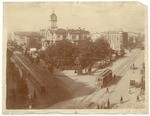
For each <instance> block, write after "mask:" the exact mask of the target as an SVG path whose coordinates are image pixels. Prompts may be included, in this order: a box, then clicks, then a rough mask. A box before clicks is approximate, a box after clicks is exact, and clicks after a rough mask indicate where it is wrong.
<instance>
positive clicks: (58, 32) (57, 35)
mask: <svg viewBox="0 0 150 116" xmlns="http://www.w3.org/2000/svg"><path fill="white" fill-rule="evenodd" d="M50 18H51V19H50V21H51V26H50V27H51V28H48V29H42V30H41V31H40V32H41V35H43V36H44V38H43V39H42V49H43V50H45V49H46V48H47V47H48V46H49V45H52V44H53V43H55V42H59V41H61V40H63V39H68V40H69V41H71V42H72V43H74V42H77V41H78V40H81V39H86V38H88V37H89V31H86V30H85V29H81V28H80V27H79V28H78V29H68V28H67V29H63V28H58V27H57V16H56V14H55V13H54V12H53V13H52V14H51V16H50Z"/></svg>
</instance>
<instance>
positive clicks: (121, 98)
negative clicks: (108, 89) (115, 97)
mask: <svg viewBox="0 0 150 116" xmlns="http://www.w3.org/2000/svg"><path fill="white" fill-rule="evenodd" d="M120 103H121V104H122V103H123V97H122V96H121V97H120Z"/></svg>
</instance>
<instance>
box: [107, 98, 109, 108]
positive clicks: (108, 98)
mask: <svg viewBox="0 0 150 116" xmlns="http://www.w3.org/2000/svg"><path fill="white" fill-rule="evenodd" d="M109 107H110V101H109V98H108V101H107V108H108V109H109Z"/></svg>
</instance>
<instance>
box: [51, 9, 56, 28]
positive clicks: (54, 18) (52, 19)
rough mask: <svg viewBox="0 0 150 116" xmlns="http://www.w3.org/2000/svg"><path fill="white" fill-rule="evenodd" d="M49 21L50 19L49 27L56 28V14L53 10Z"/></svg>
mask: <svg viewBox="0 0 150 116" xmlns="http://www.w3.org/2000/svg"><path fill="white" fill-rule="evenodd" d="M50 21H51V29H56V28H57V16H56V14H55V13H54V11H53V13H52V14H51V16H50Z"/></svg>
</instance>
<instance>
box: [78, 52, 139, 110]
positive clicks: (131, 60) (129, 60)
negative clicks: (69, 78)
mask: <svg viewBox="0 0 150 116" xmlns="http://www.w3.org/2000/svg"><path fill="white" fill-rule="evenodd" d="M140 53H141V52H139V51H137V52H136V53H135V54H133V55H131V56H130V58H129V59H127V60H125V61H124V62H123V63H122V64H121V65H120V66H119V67H117V68H116V69H115V70H114V72H115V73H117V75H119V76H123V75H121V74H123V73H124V74H125V73H126V71H125V70H122V67H123V66H124V65H125V64H126V67H125V68H128V66H127V64H128V65H130V64H131V63H132V62H133V61H134V60H135V59H136V57H137V56H138V55H139V54H140ZM129 68H130V67H129ZM116 86H117V85H116ZM116 86H115V87H114V88H113V90H114V89H115V88H116ZM103 89H105V88H103ZM103 89H102V90H103ZM96 94H97V91H96V92H95V93H94V94H92V95H89V96H90V97H89V96H85V97H84V98H83V99H82V100H81V102H80V104H81V106H80V105H79V106H80V109H83V108H85V106H86V105H87V104H86V103H87V101H88V102H89V101H91V99H92V98H93V97H94V96H95V95H96ZM104 94H105V93H104ZM104 94H102V95H101V96H100V97H99V99H100V98H101V97H103V96H104ZM88 97H89V98H88ZM87 98H88V99H87ZM99 99H98V100H99ZM98 100H97V101H98Z"/></svg>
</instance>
